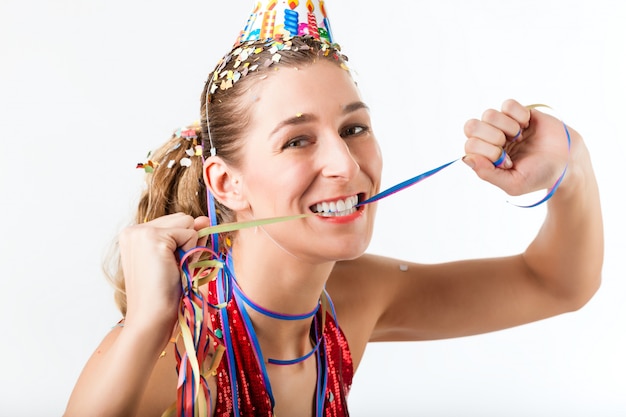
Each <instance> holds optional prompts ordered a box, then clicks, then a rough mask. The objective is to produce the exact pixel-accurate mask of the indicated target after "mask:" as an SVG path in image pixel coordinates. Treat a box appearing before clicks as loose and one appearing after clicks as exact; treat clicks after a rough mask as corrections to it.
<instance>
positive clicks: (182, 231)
mask: <svg viewBox="0 0 626 417" xmlns="http://www.w3.org/2000/svg"><path fill="white" fill-rule="evenodd" d="M166 234H167V236H168V237H170V238H171V239H172V240H173V242H174V243H175V246H176V247H175V248H173V250H176V248H180V249H181V250H182V251H183V252H187V251H189V250H191V249H193V248H195V247H196V246H197V244H198V232H196V230H195V229H193V228H171V229H167V231H166Z"/></svg>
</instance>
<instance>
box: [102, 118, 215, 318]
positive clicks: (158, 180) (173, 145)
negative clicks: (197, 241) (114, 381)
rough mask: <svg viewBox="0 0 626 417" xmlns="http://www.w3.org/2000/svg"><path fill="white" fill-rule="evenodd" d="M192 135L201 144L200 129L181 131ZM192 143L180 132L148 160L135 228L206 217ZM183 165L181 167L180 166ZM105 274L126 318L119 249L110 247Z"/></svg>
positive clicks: (199, 160)
mask: <svg viewBox="0 0 626 417" xmlns="http://www.w3.org/2000/svg"><path fill="white" fill-rule="evenodd" d="M191 130H193V131H195V135H196V136H197V139H196V142H197V144H200V143H202V142H201V140H202V132H201V129H200V126H199V125H191V126H188V127H186V128H183V129H182V131H191ZM193 148H194V144H193V141H192V140H190V139H189V138H186V137H184V136H181V130H178V131H175V132H174V133H172V136H171V138H170V139H169V140H168V141H167V142H165V143H164V144H162V145H161V146H160V147H159V148H158V149H156V150H155V151H154V152H152V153H151V154H150V156H149V158H150V160H149V161H148V162H147V163H146V164H145V165H148V164H151V165H152V167H151V168H152V169H149V171H151V172H148V171H147V172H146V176H145V181H146V188H145V189H144V191H143V192H142V194H141V196H140V198H139V204H138V207H137V213H136V214H135V219H134V221H133V223H134V224H140V223H144V222H149V221H150V220H154V219H156V218H158V217H162V216H165V215H167V214H172V213H180V212H182V213H186V214H189V215H190V216H193V217H199V216H203V215H206V214H207V202H206V186H205V184H204V179H203V177H202V165H203V164H202V162H203V161H202V157H201V156H199V155H194V156H190V155H189V153H188V152H189V150H190V149H193ZM181 162H183V163H181ZM104 273H105V275H106V277H107V279H108V280H109V282H110V283H111V284H112V286H113V289H114V293H113V298H114V300H115V304H116V305H117V308H118V309H119V310H120V311H121V313H122V315H126V288H125V284H124V273H123V271H122V267H121V262H120V256H119V246H118V242H117V240H116V241H115V242H114V243H113V245H112V247H111V250H110V251H109V254H108V255H107V259H106V261H105V265H104Z"/></svg>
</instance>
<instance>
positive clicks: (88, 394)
mask: <svg viewBox="0 0 626 417" xmlns="http://www.w3.org/2000/svg"><path fill="white" fill-rule="evenodd" d="M206 220H207V219H205V218H200V219H196V220H195V221H194V219H193V218H192V217H191V216H187V215H183V214H172V215H168V216H164V217H161V218H158V219H156V220H153V221H151V222H148V223H144V224H141V225H136V226H133V227H130V228H128V229H126V230H125V231H124V232H123V233H122V234H121V236H120V252H121V261H122V267H123V270H124V277H125V284H126V296H127V301H128V303H127V304H128V310H127V313H126V318H125V321H124V325H123V327H118V328H115V329H114V330H113V331H111V333H110V334H109V335H107V336H106V337H105V339H104V340H103V342H102V343H101V345H100V346H99V347H98V348H97V349H96V351H95V352H94V354H93V355H92V357H91V358H90V359H89V361H88V362H87V364H86V366H85V368H84V369H83V371H82V373H81V375H80V377H79V379H78V382H77V383H76V386H75V387H74V390H73V392H72V395H71V397H70V400H69V402H68V405H67V409H66V412H65V416H67V417H70V416H81V417H84V416H116V417H119V416H134V415H142V416H160V415H161V413H162V412H163V411H165V409H166V408H167V407H168V406H170V404H171V403H172V402H173V401H175V400H176V370H175V365H176V363H175V360H174V352H173V347H172V346H173V345H172V344H169V346H168V341H169V340H170V338H171V337H172V331H173V328H174V323H175V322H176V318H177V312H178V306H179V302H180V296H181V291H180V278H179V270H178V264H177V261H176V258H175V256H174V252H175V250H176V248H177V247H182V248H183V249H184V250H187V249H190V248H192V247H194V246H196V243H197V240H198V233H197V230H198V229H200V228H201V227H205V226H206V225H207V224H206ZM165 349H167V350H169V352H166V355H165V357H162V358H161V352H163V351H164V350H165Z"/></svg>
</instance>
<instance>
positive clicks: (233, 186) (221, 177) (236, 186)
mask: <svg viewBox="0 0 626 417" xmlns="http://www.w3.org/2000/svg"><path fill="white" fill-rule="evenodd" d="M203 172H204V182H205V183H206V186H207V188H208V189H209V191H210V192H211V193H212V194H213V197H215V199H216V200H217V201H219V202H220V203H222V204H223V205H225V206H226V207H228V208H230V209H231V210H233V211H240V210H244V209H246V208H248V207H249V204H248V202H247V200H245V199H244V197H243V193H242V192H241V188H242V187H241V185H242V183H241V176H240V175H238V173H237V171H236V170H234V169H232V168H231V167H229V166H228V165H227V164H226V162H224V161H223V160H222V158H220V157H218V156H211V157H209V158H207V159H206V161H205V162H204V169H203Z"/></svg>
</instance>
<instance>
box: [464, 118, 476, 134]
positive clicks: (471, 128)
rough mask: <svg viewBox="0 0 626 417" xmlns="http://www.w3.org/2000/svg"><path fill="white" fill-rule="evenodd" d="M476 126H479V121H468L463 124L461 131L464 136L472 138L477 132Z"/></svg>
mask: <svg viewBox="0 0 626 417" xmlns="http://www.w3.org/2000/svg"><path fill="white" fill-rule="evenodd" d="M478 126H480V120H477V119H469V120H468V121H467V122H465V125H464V126H463V130H464V132H465V135H466V136H472V135H473V134H474V133H475V132H476V131H477V130H478Z"/></svg>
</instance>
